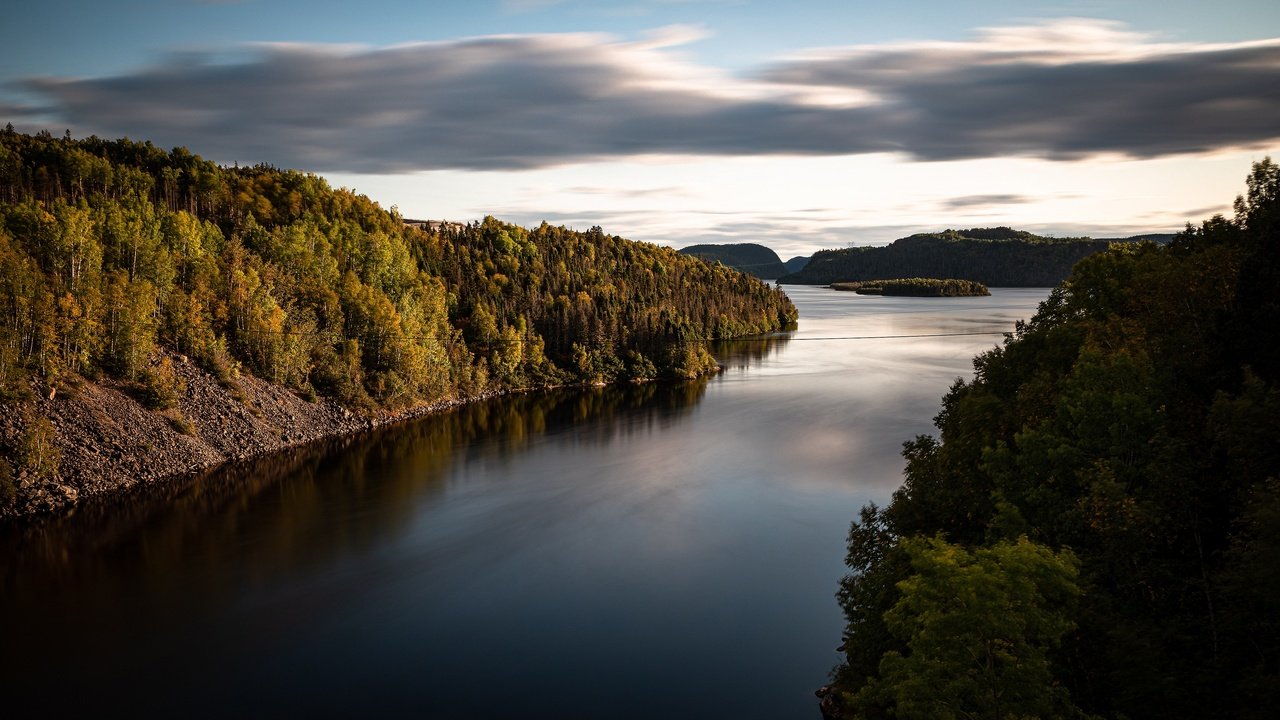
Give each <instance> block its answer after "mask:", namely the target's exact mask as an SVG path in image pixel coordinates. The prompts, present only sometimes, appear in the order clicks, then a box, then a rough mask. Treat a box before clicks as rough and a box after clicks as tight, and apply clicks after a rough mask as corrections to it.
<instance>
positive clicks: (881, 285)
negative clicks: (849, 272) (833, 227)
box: [831, 278, 991, 297]
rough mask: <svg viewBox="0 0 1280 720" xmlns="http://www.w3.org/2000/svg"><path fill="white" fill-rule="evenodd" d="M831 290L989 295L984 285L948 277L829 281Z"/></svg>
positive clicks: (904, 295) (949, 295)
mask: <svg viewBox="0 0 1280 720" xmlns="http://www.w3.org/2000/svg"><path fill="white" fill-rule="evenodd" d="M831 289H832V290H844V291H847V292H856V293H858V294H859V295H896V296H901V297H969V296H974V295H990V294H991V291H990V290H988V289H987V286H986V285H983V284H982V283H980V282H974V281H972V280H956V279H955V278H948V279H946V280H939V279H937V278H898V279H894V280H863V281H861V282H837V283H831Z"/></svg>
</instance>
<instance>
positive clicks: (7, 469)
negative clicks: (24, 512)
mask: <svg viewBox="0 0 1280 720" xmlns="http://www.w3.org/2000/svg"><path fill="white" fill-rule="evenodd" d="M17 497H18V486H17V484H16V483H15V482H14V478H13V466H12V465H10V464H9V461H8V460H6V459H4V458H2V457H0V507H7V506H9V505H12V504H13V501H14V500H16V499H17Z"/></svg>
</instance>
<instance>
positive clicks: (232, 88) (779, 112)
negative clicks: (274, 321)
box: [8, 20, 1280, 207]
mask: <svg viewBox="0 0 1280 720" xmlns="http://www.w3.org/2000/svg"><path fill="white" fill-rule="evenodd" d="M699 32H700V31H697V30H696V29H690V28H676V29H671V30H668V31H665V32H659V33H657V34H654V35H652V36H650V37H647V38H645V39H642V40H639V41H635V42H627V41H622V40H619V39H617V38H613V37H610V36H604V35H597V34H554V35H523V36H499V37H483V38H471V39H462V40H456V41H449V42H435V43H421V44H412V45H403V46H395V47H388V48H352V47H348V46H327V45H264V46H259V47H256V48H254V49H253V51H252V53H251V54H250V56H249V57H248V58H247V59H241V60H240V61H237V62H230V63H229V62H226V61H225V59H219V58H218V57H216V56H215V55H214V54H210V55H208V56H200V55H195V56H188V57H187V59H186V61H184V62H181V63H171V64H168V65H166V66H164V67H153V68H147V69H143V70H140V71H138V72H135V73H132V74H128V75H122V76H116V77H107V78H83V79H67V78H40V79H32V80H29V81H27V82H25V83H24V85H23V89H24V90H25V91H26V92H28V93H33V94H34V95H35V96H36V97H38V98H39V100H40V103H41V105H43V106H44V107H45V108H46V109H51V110H47V111H46V115H45V117H47V118H49V121H50V124H51V126H55V127H64V126H66V127H71V128H73V130H75V131H76V132H86V133H87V132H95V133H98V134H101V135H107V136H118V135H129V136H133V137H145V138H149V139H152V140H154V141H156V142H158V143H160V144H162V145H177V144H185V145H189V146H191V147H192V148H193V149H194V150H196V151H197V152H200V153H202V154H205V155H207V156H210V157H212V158H214V159H218V160H221V161H224V162H230V161H232V160H240V161H252V162H256V161H269V162H273V163H275V164H279V165H285V166H292V167H303V168H307V169H314V170H320V171H348V172H376V173H386V172H409V171H415V170H421V169H431V168H466V169H511V168H535V167H548V166H554V165H559V164H565V163H574V162H582V161H590V160H596V159H602V158H619V157H633V156H641V155H650V154H667V155H694V156H717V155H719V156H723V155H848V154H860V153H876V152H893V153H901V154H904V155H906V156H910V157H913V158H917V159H923V160H952V159H962V158H982V157H1008V156H1024V157H1039V158H1049V159H1078V158H1082V157H1088V156H1093V155H1102V154H1107V155H1121V156H1128V157H1136V158H1153V157H1160V156H1166V155H1177V154H1186V153H1203V152H1212V151H1218V150H1223V149H1227V148H1239V147H1254V146H1258V145H1261V144H1265V143H1268V142H1272V141H1275V140H1276V139H1277V138H1280V124H1277V123H1276V122H1275V118H1277V117H1280V40H1271V41H1265V42H1252V43H1236V44H1216V45H1206V44H1201V45H1196V44H1169V43H1160V42H1156V41H1155V40H1153V39H1152V38H1149V37H1146V36H1144V35H1140V34H1137V33H1134V32H1131V31H1128V30H1126V29H1125V28H1124V27H1122V26H1119V25H1116V24H1114V23H1106V22H1100V21H1082V20H1071V21H1060V22H1056V23H1045V24H1041V25H1034V26H1026V27H1012V28H996V29H988V30H984V31H982V32H980V33H979V34H977V35H976V36H975V38H974V39H973V40H970V41H967V42H949V43H915V44H896V45H867V46H857V47H848V48H835V49H826V50H821V51H813V52H810V53H806V54H804V55H802V56H796V57H792V58H789V59H785V60H781V61H778V62H775V63H773V64H771V65H768V66H766V67H761V68H759V69H757V71H756V72H754V73H753V74H750V75H749V76H745V75H730V74H729V73H726V72H724V71H721V70H719V69H717V68H714V67H709V66H706V65H700V64H697V63H695V62H693V61H692V60H689V59H688V58H686V57H685V55H684V54H683V53H682V52H680V51H679V50H678V49H676V47H675V46H677V45H678V44H680V43H682V42H688V41H691V40H695V39H696V38H697V37H699ZM8 111H9V112H10V113H12V114H14V115H17V114H21V113H22V112H23V110H22V109H19V108H9V109H8ZM960 200H961V201H963V200H964V199H963V198H962V199H960ZM957 207H960V206H957Z"/></svg>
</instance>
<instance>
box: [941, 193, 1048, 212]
mask: <svg viewBox="0 0 1280 720" xmlns="http://www.w3.org/2000/svg"><path fill="white" fill-rule="evenodd" d="M1035 201H1036V198H1033V197H1031V196H1029V195H1012V194H996V195H965V196H962V197H954V198H947V199H946V200H943V201H942V202H940V203H938V204H939V205H940V206H941V207H942V208H943V209H945V210H969V209H974V208H991V207H1003V206H1006V205H1023V204H1026V203H1030V202H1035Z"/></svg>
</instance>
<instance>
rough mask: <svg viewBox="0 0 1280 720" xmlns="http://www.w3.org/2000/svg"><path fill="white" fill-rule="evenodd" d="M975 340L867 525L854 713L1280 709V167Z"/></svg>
mask: <svg viewBox="0 0 1280 720" xmlns="http://www.w3.org/2000/svg"><path fill="white" fill-rule="evenodd" d="M1247 185H1248V192H1247V194H1246V195H1245V196H1244V197H1242V198H1240V199H1238V200H1237V201H1236V213H1235V217H1234V218H1231V219H1226V218H1223V217H1221V216H1217V217H1214V218H1213V219H1211V220H1208V221H1205V222H1204V223H1203V224H1202V225H1201V226H1200V227H1198V228H1192V227H1190V226H1188V228H1187V230H1186V232H1184V233H1182V234H1181V235H1179V236H1178V237H1177V238H1176V239H1174V240H1173V241H1172V242H1171V243H1170V244H1168V245H1165V246H1158V245H1155V244H1151V243H1145V244H1125V245H1116V246H1114V247H1113V248H1111V249H1110V250H1108V251H1106V252H1102V253H1098V254H1095V255H1093V256H1091V257H1089V258H1087V259H1085V260H1084V261H1082V262H1081V263H1080V264H1079V265H1077V266H1076V268H1075V271H1074V273H1073V274H1072V275H1071V277H1070V278H1069V279H1068V280H1067V281H1066V282H1065V283H1063V284H1062V285H1061V286H1059V287H1058V288H1056V289H1055V290H1054V291H1053V292H1052V293H1051V294H1050V296H1049V298H1048V299H1047V300H1046V301H1045V302H1044V303H1042V304H1041V306H1040V308H1039V311H1038V312H1037V313H1036V315H1035V317H1034V318H1032V319H1031V320H1030V321H1029V322H1027V323H1019V324H1018V326H1017V329H1016V332H1015V333H1013V334H1012V336H1011V337H1009V338H1008V339H1006V341H1005V343H1004V344H1003V345H1002V346H1000V347H997V348H995V349H993V350H991V351H989V352H987V353H985V354H983V355H981V356H979V357H978V358H977V359H976V360H975V361H974V367H975V370H976V375H975V377H974V379H973V380H972V381H971V382H964V381H957V382H956V384H955V385H954V386H953V387H952V389H951V391H950V392H949V393H948V394H947V395H946V397H945V398H944V399H943V401H942V409H941V411H940V412H939V414H938V416H937V418H936V419H935V422H936V424H937V426H938V428H939V430H940V432H941V437H940V438H938V439H935V438H933V437H929V436H920V437H917V438H915V439H914V440H911V441H910V442H907V443H906V444H905V449H904V452H903V454H904V456H905V457H906V460H907V468H906V473H905V480H904V482H903V485H902V487H901V488H900V489H899V490H898V491H897V492H896V493H895V494H894V496H893V501H892V502H891V503H890V504H889V505H888V506H887V507H884V508H877V507H875V506H874V505H872V506H868V507H866V508H864V509H863V510H862V513H861V517H860V518H859V520H858V521H857V522H856V523H855V524H854V525H853V527H852V529H851V531H850V534H849V545H848V556H847V562H848V565H849V568H850V575H849V576H848V577H847V578H846V579H845V580H844V582H843V583H842V586H841V588H840V592H839V598H840V602H841V604H842V605H843V607H844V610H845V614H846V618H847V626H846V629H845V642H844V646H843V647H844V650H845V659H844V663H843V664H842V665H841V666H840V667H839V669H838V670H837V672H836V674H835V677H834V686H833V688H830V689H829V692H827V693H825V699H824V702H823V709H824V714H826V715H827V716H828V717H848V718H884V717H896V718H929V717H974V718H998V717H1009V718H1012V717H1040V718H1079V717H1107V718H1122V717H1127V718H1134V719H1137V718H1153V719H1154V718H1161V719H1163V718H1208V717H1214V718H1270V717H1273V716H1274V715H1275V711H1276V708H1278V707H1280V562H1278V561H1277V559H1278V558H1280V336H1278V335H1280V302H1277V298H1276V289H1277V288H1278V287H1280V167H1277V166H1276V165H1275V164H1273V163H1272V162H1271V161H1270V160H1266V161H1264V162H1261V163H1258V164H1256V165H1255V166H1254V168H1253V171H1252V173H1251V174H1250V176H1249V177H1248V182H1247Z"/></svg>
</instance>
